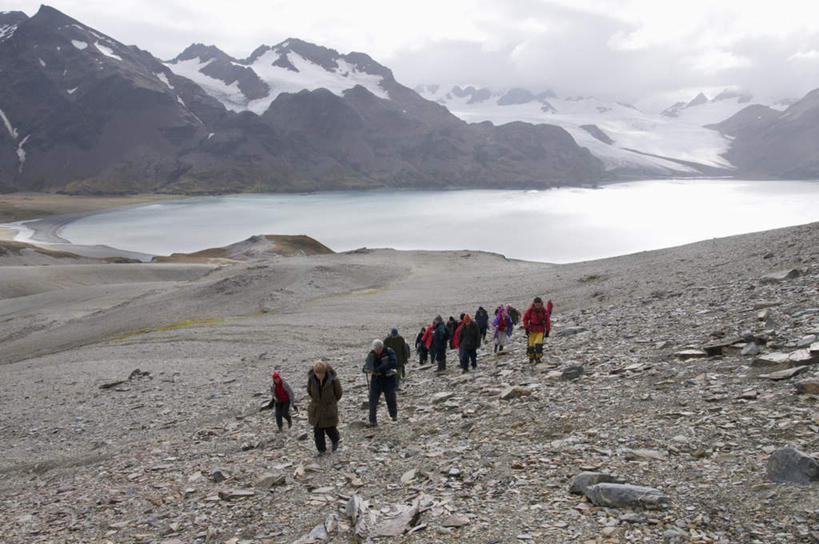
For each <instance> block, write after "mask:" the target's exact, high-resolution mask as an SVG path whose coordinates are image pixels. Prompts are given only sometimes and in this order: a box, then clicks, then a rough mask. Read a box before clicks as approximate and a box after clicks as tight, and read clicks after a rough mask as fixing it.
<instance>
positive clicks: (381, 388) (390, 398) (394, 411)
mask: <svg viewBox="0 0 819 544" xmlns="http://www.w3.org/2000/svg"><path fill="white" fill-rule="evenodd" d="M381 393H384V398H385V399H386V400H387V411H388V412H389V414H390V417H391V418H393V419H395V418H397V417H398V401H397V400H396V398H395V377H393V376H373V377H372V379H371V380H370V423H377V422H378V421H377V419H376V415H375V413H376V410H377V409H378V401H379V400H380V399H381Z"/></svg>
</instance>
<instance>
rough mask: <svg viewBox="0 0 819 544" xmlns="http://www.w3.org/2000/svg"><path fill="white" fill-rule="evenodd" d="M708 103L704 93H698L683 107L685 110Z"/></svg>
mask: <svg viewBox="0 0 819 544" xmlns="http://www.w3.org/2000/svg"><path fill="white" fill-rule="evenodd" d="M707 103H708V97H707V96H705V93H699V94H698V95H697V96H695V97H694V98H693V99H692V100H691V102H689V103H688V104H686V105H685V107H686V108H693V107H694V106H700V105H702V104H707Z"/></svg>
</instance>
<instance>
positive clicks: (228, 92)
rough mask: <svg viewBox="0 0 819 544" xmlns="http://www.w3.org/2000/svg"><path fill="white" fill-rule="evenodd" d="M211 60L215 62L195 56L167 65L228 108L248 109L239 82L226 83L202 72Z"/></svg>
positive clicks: (233, 109) (234, 109) (236, 109)
mask: <svg viewBox="0 0 819 544" xmlns="http://www.w3.org/2000/svg"><path fill="white" fill-rule="evenodd" d="M211 62H213V59H211V60H208V61H206V62H202V61H200V60H199V59H198V58H194V59H189V60H182V61H178V62H176V63H174V64H171V63H166V66H167V67H168V68H170V69H171V70H172V71H173V73H175V74H176V75H178V76H182V77H186V78H188V79H190V80H191V81H193V82H194V83H196V84H197V85H199V86H200V87H202V90H203V91H205V92H206V93H207V94H209V95H210V96H212V97H213V98H215V99H216V100H218V101H219V102H221V103H222V104H223V105H224V106H225V107H226V108H227V109H229V110H231V111H244V110H245V109H247V107H246V106H247V99H246V98H245V95H244V94H243V93H242V91H240V90H239V83H238V82H236V81H234V82H233V83H231V84H230V85H226V84H225V82H224V81H222V80H220V79H216V78H213V77H210V76H209V75H206V74H203V73H202V69H203V68H205V67H206V66H207V65H208V64H210V63H211Z"/></svg>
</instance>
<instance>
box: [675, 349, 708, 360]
mask: <svg viewBox="0 0 819 544" xmlns="http://www.w3.org/2000/svg"><path fill="white" fill-rule="evenodd" d="M674 356H675V357H677V358H679V359H704V358H706V357H708V353H707V352H705V351H703V350H701V349H684V350H681V351H678V352H676V353H675V354H674Z"/></svg>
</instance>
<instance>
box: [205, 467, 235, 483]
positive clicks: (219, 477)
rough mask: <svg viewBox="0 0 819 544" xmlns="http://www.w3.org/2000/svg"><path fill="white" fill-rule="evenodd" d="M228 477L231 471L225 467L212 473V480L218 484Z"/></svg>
mask: <svg viewBox="0 0 819 544" xmlns="http://www.w3.org/2000/svg"><path fill="white" fill-rule="evenodd" d="M228 478H230V473H229V472H228V471H226V470H223V469H217V470H214V471H213V472H211V473H210V480H211V481H212V482H216V483H217V484H218V483H219V482H224V481H225V480H227V479H228Z"/></svg>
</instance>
